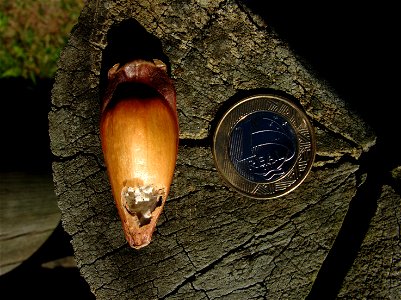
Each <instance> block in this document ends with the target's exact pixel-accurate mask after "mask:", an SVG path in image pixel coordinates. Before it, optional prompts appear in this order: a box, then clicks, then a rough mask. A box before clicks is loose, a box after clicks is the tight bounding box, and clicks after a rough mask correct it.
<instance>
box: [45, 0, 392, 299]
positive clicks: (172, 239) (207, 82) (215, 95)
mask: <svg viewBox="0 0 401 300" xmlns="http://www.w3.org/2000/svg"><path fill="white" fill-rule="evenodd" d="M130 55H131V56H141V55H152V56H157V57H156V58H161V59H162V60H164V61H166V60H167V63H168V65H169V66H170V72H171V77H172V78H173V80H174V82H175V86H176V89H177V107H178V113H179V123H180V147H179V157H178V161H177V166H176V172H175V177H174V180H173V185H172V187H171V191H170V195H169V198H168V200H167V203H166V206H165V208H164V213H163V214H162V216H161V219H160V220H159V223H158V225H157V231H156V233H155V235H154V237H153V242H152V243H151V244H150V245H149V246H147V247H145V248H144V249H141V250H140V251H136V250H133V249H131V248H129V246H128V245H127V243H126V241H125V239H124V236H123V232H122V229H121V225H120V220H119V219H118V216H117V211H116V209H115V207H114V202H113V199H112V195H111V190H110V185H109V183H108V179H107V175H106V168H105V165H104V162H103V156H102V152H101V145H100V139H99V129H98V126H99V118H100V99H101V94H102V91H103V89H104V78H105V74H106V70H107V69H108V67H110V66H111V65H112V64H113V63H115V62H118V61H122V62H123V61H124V60H126V59H129V58H130V57H129V56H130ZM263 91H268V92H276V93H280V94H285V95H287V96H288V97H291V98H292V99H294V101H296V102H298V103H299V104H300V105H301V106H302V107H303V108H304V110H305V111H306V113H307V114H308V116H309V117H310V119H311V120H312V123H313V125H314V127H315V130H316V139H317V156H316V161H315V163H314V167H313V169H312V171H311V173H310V174H309V176H308V177H307V179H306V180H305V182H304V183H303V184H302V185H301V186H300V187H299V188H298V189H296V190H295V191H294V192H292V193H290V194H288V195H287V196H285V197H282V198H279V199H274V200H255V199H250V198H247V197H243V196H241V195H239V194H238V193H236V192H235V191H233V190H231V189H230V188H228V187H227V186H226V185H225V184H224V182H223V181H222V179H221V178H220V177H219V175H218V173H217V171H216V169H215V166H214V163H213V157H212V153H211V144H210V141H211V139H210V137H211V135H212V134H213V129H214V126H215V124H216V122H217V121H218V118H219V116H220V115H221V114H222V113H223V112H224V111H225V110H226V109H227V108H228V107H229V106H230V105H231V104H232V103H234V102H235V100H237V99H238V97H240V96H241V95H245V94H249V93H255V92H263ZM49 121H50V137H51V147H52V152H53V154H54V156H55V162H54V163H53V174H54V181H55V184H56V193H57V195H58V198H59V207H60V209H61V211H62V221H63V226H64V228H65V230H66V231H67V232H68V233H69V234H70V235H71V237H72V244H73V246H74V251H75V256H76V259H77V263H78V267H79V269H80V271H81V274H82V275H83V277H84V278H85V279H86V281H87V282H88V283H89V285H90V287H91V290H92V292H93V293H94V294H95V295H96V296H97V298H98V299H136V298H144V299H204V298H206V299H214V298H218V297H223V298H224V299H252V298H255V299H256V298H264V297H265V298H269V299H280V298H282V299H300V298H305V297H307V296H308V294H310V293H311V291H313V290H319V289H318V288H316V284H317V283H316V282H317V280H316V278H317V277H318V276H320V274H321V268H322V265H323V264H324V263H325V261H326V260H327V258H328V257H329V258H330V257H331V256H330V255H329V253H330V250H331V249H332V247H333V245H335V241H336V238H337V236H338V234H339V232H340V229H341V228H342V226H343V222H344V219H346V218H347V216H348V214H349V211H348V208H349V206H350V203H352V202H353V201H357V200H358V199H360V198H361V196H360V194H361V192H360V190H361V189H363V190H367V189H368V187H367V186H368V185H367V184H366V182H365V179H366V177H367V176H366V173H365V170H364V169H362V170H361V169H360V164H361V160H360V157H361V155H362V154H364V153H366V152H368V151H369V149H370V148H371V147H372V146H373V145H374V144H375V135H374V133H373V132H372V130H370V129H369V126H368V125H367V124H366V123H365V122H364V121H363V120H362V119H361V118H360V117H359V116H358V115H357V114H356V113H355V112H353V111H352V110H351V109H350V108H349V107H348V105H347V104H346V103H345V102H344V101H343V100H342V99H340V97H339V96H338V95H337V94H336V93H335V92H334V91H333V90H332V89H331V88H330V87H329V86H328V85H327V84H326V83H325V82H323V81H321V80H319V79H318V78H317V76H316V75H315V74H314V73H313V72H312V71H311V70H310V69H309V68H308V67H307V66H305V65H304V64H302V63H301V60H300V59H299V58H298V57H297V56H296V55H295V54H294V53H293V52H292V51H291V50H290V49H289V47H288V45H287V44H286V43H285V42H283V41H282V40H281V39H280V38H279V37H278V36H277V34H275V33H274V32H273V30H272V29H271V28H270V26H269V25H268V24H266V23H265V21H264V20H263V19H262V18H260V17H259V16H258V15H256V14H254V13H253V12H252V11H251V10H250V9H248V8H247V7H246V6H244V5H243V4H241V3H240V2H239V1H233V0H224V1H222V0H220V1H195V0H194V1H186V2H184V1H163V0H152V1H148V2H144V1H133V0H131V1H120V2H118V3H114V2H110V1H106V0H98V1H88V2H87V4H86V6H85V8H84V10H83V11H82V14H81V16H80V18H79V22H78V24H77V25H76V26H75V28H74V29H73V31H72V33H71V36H70V39H69V42H68V45H67V46H66V48H65V49H64V51H63V53H62V55H61V58H60V61H59V71H58V73H57V76H56V83H55V85H54V88H53V96H52V110H51V112H50V113H49ZM368 176H369V174H368ZM374 188H376V186H375V187H374ZM369 189H370V188H369ZM369 197H375V194H374V193H373V194H372V195H371V196H369ZM355 199H357V200H355ZM395 209H397V207H395ZM383 255H384V254H383ZM334 260H335V258H334ZM356 274H358V273H356ZM396 276H398V278H399V273H397V275H396ZM347 278H348V277H347ZM324 284H325V283H321V286H323V285H324ZM350 284H352V283H350ZM344 289H345V290H342V292H341V293H342V295H345V296H346V295H347V293H348V292H349V291H350V289H348V288H344ZM377 292H379V291H377ZM319 293H320V294H318V295H320V296H322V295H323V294H322V293H324V292H322V291H320V292H319ZM373 295H374V291H373ZM331 296H333V295H331ZM334 297H335V295H334ZM323 298H324V297H322V298H320V299H323ZM325 299H327V298H325Z"/></svg>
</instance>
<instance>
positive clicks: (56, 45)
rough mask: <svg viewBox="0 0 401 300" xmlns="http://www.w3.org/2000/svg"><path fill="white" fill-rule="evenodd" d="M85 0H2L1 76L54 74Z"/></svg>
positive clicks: (32, 77)
mask: <svg viewBox="0 0 401 300" xmlns="http://www.w3.org/2000/svg"><path fill="white" fill-rule="evenodd" d="M84 2H85V0H0V78H9V77H22V78H25V79H31V80H32V81H33V82H35V81H36V79H37V78H41V79H42V78H51V77H53V76H54V74H55V72H56V70H57V60H58V58H59V56H60V52H61V50H62V49H63V47H64V45H65V44H66V42H67V40H68V36H69V33H70V31H71V29H72V27H73V26H74V25H75V23H77V21H78V17H79V14H80V12H81V10H82V8H83V6H84Z"/></svg>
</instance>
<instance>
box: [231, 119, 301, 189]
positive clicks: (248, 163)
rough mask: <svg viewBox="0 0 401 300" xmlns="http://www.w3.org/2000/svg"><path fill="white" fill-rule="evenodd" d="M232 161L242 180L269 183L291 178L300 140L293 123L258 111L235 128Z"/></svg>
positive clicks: (232, 133) (232, 139)
mask: <svg viewBox="0 0 401 300" xmlns="http://www.w3.org/2000/svg"><path fill="white" fill-rule="evenodd" d="M228 149H229V154H230V159H231V161H232V163H233V165H234V167H235V169H236V170H237V172H238V173H239V174H241V176H243V177H245V178H246V179H248V180H250V181H253V182H258V183H269V182H273V181H276V180H278V179H280V178H281V177H282V176H284V175H285V174H287V173H288V172H289V171H290V170H291V168H292V167H293V165H294V163H295V162H296V160H297V155H298V139H297V135H296V133H295V130H294V128H293V127H292V126H291V124H290V122H289V121H288V120H286V119H285V118H284V117H282V116H281V115H278V114H276V113H274V112H270V111H257V112H254V113H251V114H249V115H247V116H246V117H245V118H243V119H242V120H240V121H239V122H238V123H237V124H235V126H234V128H233V130H232V131H231V136H230V139H229V147H228Z"/></svg>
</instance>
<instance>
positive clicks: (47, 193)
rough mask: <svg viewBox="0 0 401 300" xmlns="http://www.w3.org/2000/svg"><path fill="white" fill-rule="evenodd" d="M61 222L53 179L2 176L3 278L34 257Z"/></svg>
mask: <svg viewBox="0 0 401 300" xmlns="http://www.w3.org/2000/svg"><path fill="white" fill-rule="evenodd" d="M59 221H60V210H59V208H58V207H57V198H56V195H55V193H54V185H53V182H52V178H51V175H43V174H35V173H32V172H31V173H29V172H2V173H0V275H3V274H5V273H7V272H9V271H11V270H13V269H14V268H16V267H17V266H19V265H20V264H21V263H22V262H24V261H25V260H27V259H28V258H29V257H30V256H31V255H32V254H33V253H35V251H36V250H38V249H39V247H40V246H42V244H43V243H44V242H45V241H46V240H47V238H48V237H49V236H50V235H51V233H52V232H53V231H54V229H55V228H56V226H57V225H58V223H59Z"/></svg>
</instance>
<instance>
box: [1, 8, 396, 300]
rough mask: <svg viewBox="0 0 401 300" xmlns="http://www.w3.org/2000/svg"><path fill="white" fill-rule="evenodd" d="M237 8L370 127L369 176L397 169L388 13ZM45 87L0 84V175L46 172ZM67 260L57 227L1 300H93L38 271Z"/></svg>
mask: <svg viewBox="0 0 401 300" xmlns="http://www.w3.org/2000/svg"><path fill="white" fill-rule="evenodd" d="M242 2H245V3H247V4H248V5H249V6H250V7H251V8H252V9H253V10H254V11H256V12H258V13H260V15H261V16H262V17H263V18H264V19H265V20H266V22H267V23H268V24H269V25H270V26H272V27H273V28H275V30H276V32H277V33H278V34H279V36H280V37H281V38H282V39H284V40H286V41H287V42H289V44H290V46H291V47H292V49H293V50H295V52H296V53H297V54H298V55H299V56H300V57H301V58H302V59H304V60H305V62H306V63H308V64H310V65H311V67H312V68H313V69H314V70H315V71H316V74H317V76H318V77H319V78H321V79H323V80H326V81H327V82H328V83H329V84H330V85H331V86H332V87H333V88H334V89H335V90H336V91H337V92H338V94H339V95H340V96H341V97H342V99H343V100H344V101H346V102H347V103H349V104H350V105H351V107H352V108H353V109H355V110H356V111H357V112H358V113H359V114H360V115H361V116H362V117H363V118H364V119H365V120H366V122H367V123H368V124H369V125H370V126H371V127H372V128H373V130H374V131H375V132H376V134H377V136H378V140H377V145H376V146H375V147H374V149H373V150H372V151H371V153H369V154H368V155H367V156H366V157H365V158H363V159H365V160H367V161H368V165H370V168H372V170H373V172H376V171H377V173H378V174H389V171H391V170H392V169H393V168H394V167H396V166H397V165H401V159H400V156H399V148H398V139H399V138H400V133H399V130H400V125H399V119H400V117H399V111H398V107H399V105H398V103H399V102H400V96H399V95H398V94H397V91H398V85H397V82H396V79H399V77H400V76H399V73H398V69H397V67H396V63H398V55H399V54H398V53H399V52H397V50H396V37H397V34H398V35H399V32H397V29H396V26H395V23H396V19H395V18H394V14H395V11H396V10H395V8H394V7H388V6H385V4H384V3H381V4H380V6H377V4H375V2H371V4H366V3H365V4H364V5H363V6H358V5H353V6H351V5H340V4H338V3H336V4H334V2H333V4H325V5H324V6H323V5H322V6H312V5H305V4H302V5H301V4H296V5H295V6H294V4H293V3H286V2H280V3H275V4H274V5H270V4H269V5H266V4H262V3H264V2H262V1H256V0H247V1H242ZM52 85H53V80H52V79H45V80H40V79H38V80H37V83H36V84H33V83H32V82H31V81H28V80H23V79H18V78H16V79H1V80H0V91H1V96H0V97H1V117H0V128H1V129H0V134H1V138H2V143H1V147H0V149H1V150H0V151H1V152H0V172H4V171H29V172H44V173H51V161H52V155H51V152H50V150H49V137H48V120H47V113H48V111H49V109H50V92H51V88H52ZM22 137H23V138H22ZM381 180H382V181H383V183H386V182H389V181H391V178H390V177H386V175H384V176H383V178H381ZM357 246H358V245H356V246H355V247H357ZM69 255H73V251H72V248H71V245H70V243H69V236H68V235H67V234H66V233H65V232H64V231H63V229H62V226H61V225H59V226H58V227H57V228H56V229H55V231H54V233H53V234H52V235H51V236H50V238H49V239H48V240H47V241H46V243H45V244H44V245H43V246H42V247H41V248H40V249H39V250H38V251H37V252H36V253H35V254H34V255H33V256H32V257H31V258H29V259H28V260H27V261H26V262H24V263H23V264H22V265H20V266H19V267H17V268H16V269H14V270H13V271H11V272H9V273H7V274H5V275H3V276H1V277H0V294H1V299H4V300H5V299H22V298H25V297H26V298H28V297H29V298H32V299H72V298H73V299H93V298H94V297H93V295H91V293H90V292H89V287H88V285H87V284H86V282H85V281H84V280H83V279H82V278H81V277H80V276H79V272H78V270H77V269H76V268H55V269H44V268H42V267H41V264H42V263H43V262H47V261H49V260H51V259H57V258H62V257H65V256H69ZM345 267H346V266H345ZM340 279H341V277H340ZM340 279H338V280H340ZM333 284H336V283H333ZM337 284H338V283H337ZM334 290H335V289H334ZM7 295H8V296H7ZM11 295H12V296H11Z"/></svg>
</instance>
